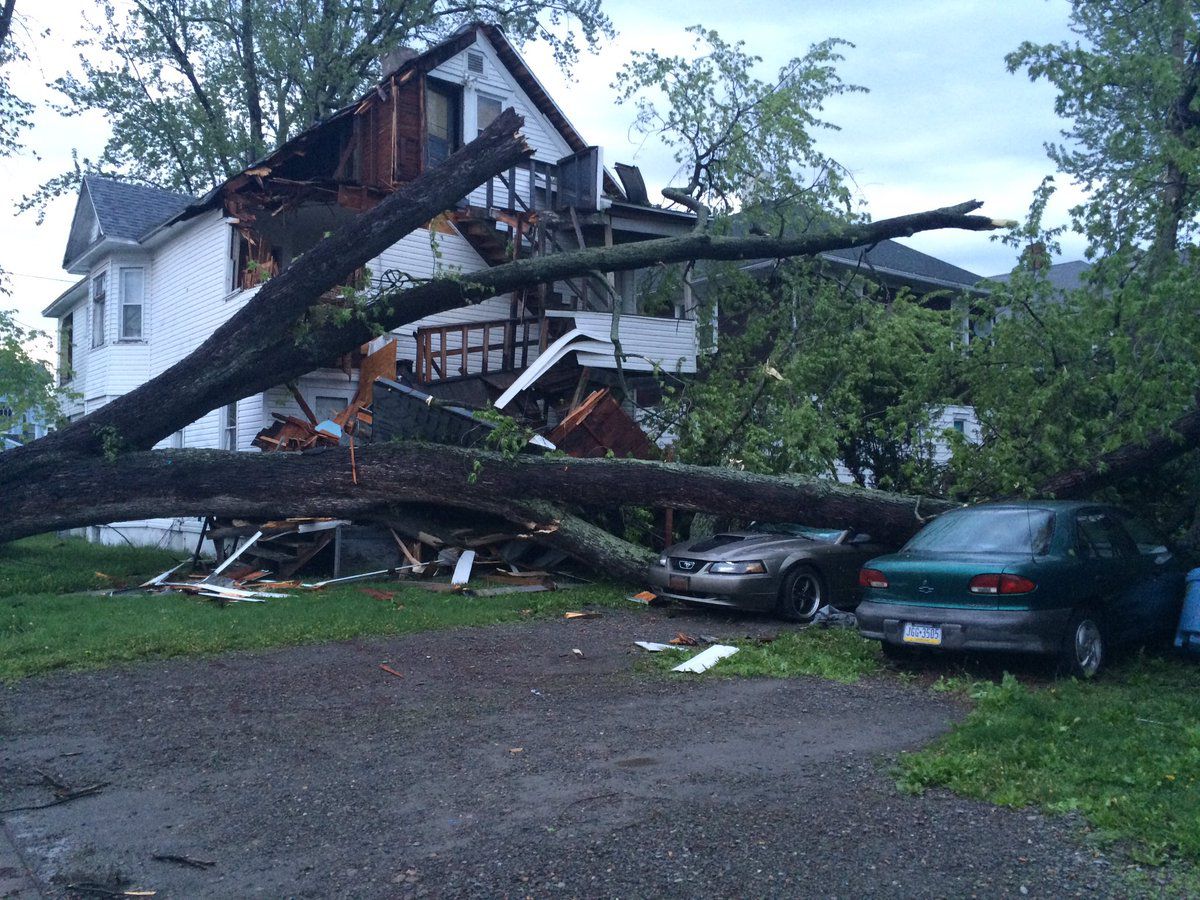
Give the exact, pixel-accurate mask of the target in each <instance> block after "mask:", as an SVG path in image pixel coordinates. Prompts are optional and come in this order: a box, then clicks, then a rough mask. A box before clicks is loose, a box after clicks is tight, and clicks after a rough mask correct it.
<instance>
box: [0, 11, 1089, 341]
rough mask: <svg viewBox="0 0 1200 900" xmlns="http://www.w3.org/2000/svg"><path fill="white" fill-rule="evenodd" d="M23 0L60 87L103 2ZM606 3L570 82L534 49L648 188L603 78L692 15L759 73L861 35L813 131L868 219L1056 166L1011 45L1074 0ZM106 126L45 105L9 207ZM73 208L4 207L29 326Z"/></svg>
mask: <svg viewBox="0 0 1200 900" xmlns="http://www.w3.org/2000/svg"><path fill="white" fill-rule="evenodd" d="M118 3H119V4H120V5H127V3H128V0H118ZM23 7H24V10H25V12H26V15H27V16H28V18H29V22H28V25H29V30H30V31H31V32H37V31H40V30H41V29H42V28H46V27H48V28H50V29H51V36H50V37H49V38H40V37H39V38H36V39H35V40H33V41H32V44H33V53H32V60H31V64H30V65H29V66H28V67H25V69H24V70H23V71H21V72H19V73H15V77H14V86H15V87H16V89H17V91H18V93H20V94H22V95H23V96H26V97H29V98H30V99H35V100H42V99H46V98H48V97H49V96H50V95H49V93H48V92H47V91H45V90H44V89H43V88H42V87H41V86H42V84H43V83H44V82H45V81H47V80H50V79H51V78H53V77H54V76H56V75H58V74H61V72H62V71H64V70H65V69H66V68H68V67H69V66H71V65H72V64H73V62H74V60H75V58H76V53H75V51H74V50H73V48H72V43H73V41H74V40H75V38H76V37H77V36H78V34H77V31H76V29H77V28H78V23H79V21H80V19H81V16H82V15H83V14H84V13H85V12H87V13H88V14H91V11H93V10H95V8H96V6H95V4H92V3H71V2H66V0H39V2H37V3H34V2H33V0H25V2H20V0H18V4H17V9H18V11H21V10H22V8H23ZM604 7H605V9H606V10H607V11H608V12H609V14H610V15H611V17H612V19H613V21H614V23H615V24H616V26H617V28H618V30H619V32H620V34H619V36H618V38H617V39H616V40H615V41H612V42H609V43H607V44H606V45H605V46H604V47H603V48H602V49H601V51H600V52H599V53H598V54H596V55H587V56H585V57H584V58H583V59H582V60H581V62H580V64H579V66H578V67H577V69H576V70H575V80H574V81H569V80H567V79H566V78H565V77H564V76H563V75H562V74H561V73H559V72H558V71H557V70H556V69H555V67H554V64H553V63H552V62H551V61H550V59H549V57H548V54H546V53H544V52H543V51H542V49H541V48H539V47H537V46H536V45H535V46H533V47H530V48H527V50H526V57H527V59H528V61H529V63H530V65H531V66H532V68H533V69H534V71H535V72H536V73H537V74H538V76H539V77H540V78H541V79H542V81H543V83H544V84H545V85H546V88H547V89H548V91H549V92H550V94H551V95H552V96H553V97H554V98H555V99H556V100H557V102H558V103H559V104H560V106H561V107H562V108H563V110H564V111H565V112H566V114H567V116H568V117H569V118H570V119H571V120H572V122H573V123H574V124H575V126H576V127H577V128H578V129H579V130H580V131H581V132H582V134H583V135H584V137H585V138H586V139H587V140H588V141H590V142H592V143H596V144H600V145H602V146H603V147H604V148H605V160H606V162H608V163H612V162H632V163H635V164H637V165H639V166H641V168H642V171H643V173H644V175H645V177H646V180H647V183H648V184H649V185H650V186H651V190H652V196H653V192H654V191H656V190H657V189H658V188H660V187H662V186H663V185H665V184H667V183H668V181H669V179H670V178H671V176H672V175H673V174H674V164H673V162H672V161H671V159H670V157H669V155H667V154H665V153H663V152H662V151H661V150H660V149H659V148H657V147H655V146H654V145H653V144H652V143H645V142H642V141H641V140H640V139H639V138H638V137H637V136H636V135H632V134H631V133H630V131H629V124H630V121H631V119H632V115H633V113H632V110H631V109H630V108H629V107H619V106H616V105H615V104H614V103H613V91H612V90H611V88H610V87H609V85H610V83H611V81H612V79H613V73H615V72H616V71H617V70H618V69H619V68H620V67H621V65H622V63H623V62H624V61H625V60H626V59H628V56H629V53H630V51H631V50H634V49H648V48H652V47H653V48H657V49H658V50H659V51H660V52H665V53H671V52H679V53H684V52H685V51H686V50H687V48H688V47H689V46H690V43H691V41H690V38H689V36H687V35H685V34H684V31H683V28H684V26H686V25H690V24H703V25H705V26H706V27H708V28H713V29H716V30H717V31H718V32H720V34H721V36H722V37H723V38H725V39H726V40H728V41H734V40H743V41H745V42H746V45H747V48H748V49H749V50H751V51H752V52H754V53H756V54H757V55H759V56H761V57H763V60H764V62H763V65H762V70H761V72H760V73H758V74H759V76H760V77H761V78H763V79H764V80H766V79H769V78H772V77H773V76H774V75H775V74H776V73H777V72H778V70H779V68H780V67H781V66H782V65H783V64H784V63H786V62H787V60H788V59H790V58H792V57H793V56H797V55H800V54H802V53H803V52H804V50H806V49H807V47H808V46H809V45H810V44H812V43H815V42H817V41H820V40H823V39H824V38H826V37H840V38H844V39H846V40H848V41H850V42H851V43H853V44H854V45H855V46H853V47H847V48H845V55H846V60H845V62H844V63H843V64H842V66H841V68H840V72H841V75H842V78H843V80H844V81H846V82H849V83H855V84H860V85H863V86H864V87H866V88H868V89H869V93H866V94H857V93H856V94H848V95H845V96H843V97H840V98H836V99H835V100H834V101H833V102H831V103H830V105H829V107H828V108H827V109H826V112H825V118H826V119H827V120H829V121H832V122H834V123H836V124H837V125H839V126H841V131H838V132H828V133H825V134H823V135H822V136H821V138H820V141H819V144H820V146H821V147H822V148H823V149H824V150H825V152H826V153H828V154H829V155H831V156H833V157H834V158H835V159H836V160H838V161H839V162H840V163H841V164H842V165H844V166H845V167H847V168H848V169H849V170H850V171H851V172H852V173H853V175H854V178H855V180H856V181H857V184H858V188H859V190H860V191H861V192H862V195H863V197H864V198H865V199H866V201H867V208H868V210H869V212H870V214H871V215H872V216H873V217H874V218H883V217H886V216H891V215H899V214H902V213H906V212H915V211H919V210H923V209H928V208H932V207H936V206H945V205H948V204H951V203H957V202H959V201H962V200H968V199H973V198H974V199H979V200H982V201H984V203H985V206H984V208H983V212H985V213H987V214H988V215H992V216H995V217H998V218H1022V217H1023V216H1024V214H1025V212H1026V210H1027V208H1028V206H1029V201H1030V198H1031V195H1032V191H1033V189H1034V188H1035V187H1036V186H1037V184H1038V183H1039V181H1040V180H1041V179H1042V177H1043V176H1045V175H1047V174H1050V173H1051V165H1050V163H1049V161H1048V160H1047V159H1046V155H1045V151H1044V149H1043V145H1044V144H1045V142H1046V141H1053V140H1055V139H1057V137H1058V134H1059V131H1060V130H1061V128H1062V122H1061V121H1059V120H1058V119H1056V117H1055V116H1054V111H1053V101H1054V93H1053V91H1052V90H1051V89H1050V88H1049V87H1048V86H1047V85H1045V84H1031V83H1030V82H1029V80H1028V79H1027V78H1025V77H1024V76H1023V75H1020V74H1017V75H1010V74H1009V73H1008V72H1007V71H1006V70H1005V67H1004V55H1005V53H1007V52H1009V51H1010V50H1012V49H1014V48H1015V47H1016V46H1017V45H1018V44H1019V43H1020V42H1021V41H1022V40H1035V41H1040V42H1045V41H1053V40H1059V39H1062V38H1065V37H1067V36H1068V32H1067V28H1066V22H1067V14H1068V4H1067V3H1066V2H1065V0H1005V2H1002V3H998V2H995V0H907V2H903V3H899V2H896V0H840V2H836V3H834V2H829V0H733V2H730V0H723V2H719V0H692V2H687V3H668V2H655V3H648V2H645V0H604ZM30 10H33V11H32V12H30ZM105 134H106V130H105V126H104V123H103V121H102V120H101V119H100V118H99V117H96V116H86V117H78V118H73V119H69V120H66V119H63V118H62V117H60V116H58V115H57V114H55V113H53V112H50V111H47V110H43V111H40V112H39V113H38V115H37V117H36V125H35V128H34V129H33V130H32V131H31V132H30V133H29V135H28V141H27V142H28V145H29V147H30V149H31V150H32V151H35V152H36V153H37V154H38V156H39V157H40V158H39V159H34V158H33V157H32V156H30V155H27V156H25V157H21V158H17V159H8V160H3V161H0V172H2V173H3V180H2V181H0V206H3V207H4V208H11V207H12V206H13V204H14V203H15V202H16V201H17V200H18V199H19V198H20V197H21V195H22V194H23V193H27V192H29V191H30V190H32V188H33V187H34V186H35V185H37V184H38V183H40V182H42V181H44V180H46V179H47V178H49V177H51V176H53V175H55V174H58V173H60V172H62V171H64V170H65V169H67V168H68V167H69V166H70V165H71V151H72V149H77V150H78V151H79V154H80V156H81V157H86V156H94V155H96V154H97V153H98V152H99V150H100V148H101V147H102V146H103V143H104V138H105ZM1060 189H1061V190H1060V199H1059V200H1058V202H1057V206H1056V207H1055V208H1052V210H1051V214H1052V216H1054V217H1058V218H1062V217H1064V215H1065V212H1064V211H1065V209H1066V208H1067V207H1068V206H1069V205H1070V204H1071V202H1074V200H1075V199H1077V195H1076V194H1075V193H1074V192H1073V191H1072V190H1071V189H1070V187H1069V186H1068V185H1066V184H1060ZM73 209H74V198H73V197H72V198H64V199H60V200H58V201H56V202H55V203H53V204H51V205H50V206H49V207H48V208H47V210H46V212H45V221H44V223H43V224H42V225H40V226H39V225H36V224H35V216H34V215H33V214H29V213H26V214H23V215H21V216H19V217H14V218H8V217H5V218H3V219H0V222H2V223H3V224H2V225H0V237H2V238H3V239H2V240H0V265H2V266H3V267H4V268H5V269H6V270H8V272H9V273H10V274H11V276H12V278H11V284H12V287H13V295H12V297H11V298H8V299H7V301H6V300H5V299H4V298H0V304H3V305H5V306H8V307H16V309H17V311H18V318H19V319H20V320H21V321H22V322H24V323H26V324H28V325H31V326H36V327H41V328H49V327H50V325H51V323H49V322H48V321H47V320H45V319H42V318H41V315H40V312H41V310H42V308H44V307H45V306H46V305H47V304H48V303H49V302H50V301H51V300H52V299H53V298H54V297H55V296H57V295H58V294H59V293H61V291H62V290H63V289H65V288H66V287H67V286H68V285H69V283H70V281H71V278H70V276H68V275H67V274H66V273H65V272H64V271H63V270H62V268H61V262H62V254H63V249H64V247H65V245H66V238H67V230H68V228H69V227H70V221H71V213H72V211H73ZM907 243H909V244H910V245H911V246H914V247H916V248H917V249H920V250H923V251H924V252H926V253H931V254H933V255H935V256H938V257H941V258H942V259H945V260H947V261H949V262H952V263H954V264H955V265H958V266H962V267H963V268H965V269H969V270H970V271H972V272H976V273H978V274H980V275H993V274H996V273H999V272H1002V271H1006V270H1007V269H1008V268H1010V267H1011V265H1012V262H1013V255H1012V253H1011V251H1009V250H1008V249H1007V248H1005V247H1003V246H1001V245H999V244H997V243H994V242H991V241H989V239H988V237H987V236H986V235H981V234H975V233H963V232H957V233H956V232H938V233H934V234H928V235H922V236H917V237H915V238H913V239H911V240H909V241H907ZM1081 251H1082V246H1081V245H1080V244H1079V243H1077V242H1071V241H1067V242H1065V244H1064V256H1065V258H1077V257H1078V256H1079V255H1080V253H1081Z"/></svg>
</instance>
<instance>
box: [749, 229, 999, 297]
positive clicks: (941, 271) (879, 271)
mask: <svg viewBox="0 0 1200 900" xmlns="http://www.w3.org/2000/svg"><path fill="white" fill-rule="evenodd" d="M820 257H821V259H823V260H825V261H826V262H828V263H832V264H833V265H835V266H838V267H840V268H846V269H858V270H861V271H862V273H863V274H866V275H877V276H882V277H883V278H885V279H890V280H892V281H893V282H895V281H899V282H901V283H908V284H910V285H911V286H913V287H916V288H920V289H923V290H924V291H936V290H952V291H967V290H969V291H974V292H978V293H984V292H986V289H984V288H981V287H980V286H979V285H980V282H982V281H983V280H984V279H983V276H982V275H976V274H975V273H974V272H969V271H967V270H966V269H963V268H960V267H958V266H956V265H953V264H951V263H948V262H946V261H945V260H942V259H938V258H937V257H936V256H930V255H929V254H928V253H922V252H921V251H920V250H914V249H913V248H912V247H906V246H904V244H901V243H899V242H898V241H892V240H886V241H880V242H879V243H877V244H871V245H868V246H862V247H847V248H846V249H844V250H827V251H826V252H824V253H821V254H820ZM774 264H775V260H772V259H763V260H757V261H755V262H753V263H751V264H750V265H747V266H744V267H743V268H744V269H745V270H746V271H754V270H755V269H760V268H765V267H767V266H772V265H774Z"/></svg>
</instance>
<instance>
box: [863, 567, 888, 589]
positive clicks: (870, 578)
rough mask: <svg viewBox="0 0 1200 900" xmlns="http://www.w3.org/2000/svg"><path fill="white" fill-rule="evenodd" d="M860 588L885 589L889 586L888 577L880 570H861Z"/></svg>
mask: <svg viewBox="0 0 1200 900" xmlns="http://www.w3.org/2000/svg"><path fill="white" fill-rule="evenodd" d="M858 586H859V587H865V588H885V587H887V586H888V580H887V576H886V575H884V574H883V573H882V572H880V571H879V570H878V569H859V570H858Z"/></svg>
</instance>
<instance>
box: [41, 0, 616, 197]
mask: <svg viewBox="0 0 1200 900" xmlns="http://www.w3.org/2000/svg"><path fill="white" fill-rule="evenodd" d="M474 20H483V21H488V22H493V23H495V24H497V25H500V26H501V27H502V28H504V30H505V32H506V33H507V34H508V35H509V37H510V38H512V39H513V40H515V41H517V42H518V43H522V42H529V41H535V40H541V41H545V42H547V43H548V44H549V45H550V46H551V47H552V48H553V50H554V53H555V55H556V57H557V59H558V60H559V61H560V63H561V64H563V65H565V66H569V65H570V64H571V62H572V61H574V60H575V58H576V57H577V55H578V53H579V52H580V49H581V47H590V46H594V45H595V44H596V43H597V42H598V41H599V40H600V39H602V38H603V37H605V36H610V35H611V34H612V33H613V31H612V25H611V23H610V21H609V19H608V18H607V16H605V15H604V13H603V12H602V11H601V8H600V0H499V2H483V0H418V2H410V0H380V2H377V3H369V4H364V3H359V2H352V0H319V2H318V0H133V2H132V4H131V7H130V6H127V5H126V4H121V5H119V6H118V5H117V4H115V3H113V2H111V0H105V2H104V3H103V4H102V6H101V17H100V20H99V21H97V22H93V23H92V25H91V34H90V35H89V36H88V37H87V38H86V39H85V40H84V41H83V42H82V46H81V50H82V53H81V60H80V65H81V70H80V71H79V72H77V73H72V74H68V75H65V76H63V77H62V78H60V79H58V81H57V82H56V83H55V86H56V87H57V89H58V90H59V91H60V92H61V93H62V95H63V97H64V102H63V103H62V104H60V106H59V109H60V111H61V112H63V113H64V114H66V115H77V114H80V113H82V112H85V111H88V110H98V111H100V112H102V113H103V114H104V116H105V118H106V119H107V120H108V122H109V124H110V126H111V128H112V134H111V137H110V138H109V140H108V142H107V144H106V145H105V148H104V151H103V153H102V154H101V155H100V156H99V158H97V159H95V160H83V161H82V163H81V164H79V165H77V166H76V167H75V169H74V170H72V171H70V172H66V173H63V174H62V175H60V176H58V177H57V178H54V179H52V180H51V181H49V182H47V183H46V184H44V185H42V186H41V187H40V188H39V190H37V191H36V192H35V193H34V194H33V195H31V196H29V197H27V198H25V200H24V203H23V207H24V208H30V207H37V206H40V205H41V204H43V203H44V202H45V200H46V199H48V198H49V197H52V196H55V195H56V194H59V193H62V192H63V191H67V190H71V189H73V188H74V186H75V185H76V183H77V182H78V179H79V177H80V174H81V171H86V170H95V171H99V172H103V173H108V174H112V175H118V176H121V177H125V178H129V179H132V180H135V181H142V182H148V183H151V184H156V185H159V186H161V187H167V188H174V189H176V190H180V191H186V192H189V193H197V192H200V191H203V190H205V189H207V188H209V187H211V186H212V185H214V184H217V183H219V182H220V181H221V180H223V179H224V178H225V177H227V176H228V175H230V174H232V173H233V172H235V171H237V170H239V169H240V168H241V167H242V166H244V165H245V164H247V163H248V162H250V161H252V160H254V159H257V158H259V157H260V156H261V155H262V154H263V153H264V152H265V151H267V150H269V149H270V148H272V147H274V146H276V145H278V144H280V143H282V142H283V141H285V140H287V139H288V138H289V137H290V136H292V135H294V134H295V133H297V132H298V131H300V130H303V129H304V128H307V127H308V126H309V125H311V124H313V123H314V122H316V121H318V120H319V119H321V118H322V117H324V116H326V115H328V114H329V113H330V112H332V111H333V110H335V109H337V108H339V107H340V106H342V105H344V104H346V103H348V102H351V101H352V100H353V99H354V98H355V97H357V96H359V95H360V94H361V93H362V92H363V91H364V90H366V89H367V87H368V86H369V85H370V84H371V83H372V82H373V81H374V80H376V79H377V78H378V77H379V76H380V74H381V71H380V63H381V59H382V57H383V56H384V55H385V54H386V53H388V52H389V51H391V50H393V49H395V48H397V47H402V46H410V47H414V48H421V47H424V46H426V45H428V44H430V43H431V42H434V41H437V40H440V39H442V38H444V37H447V36H448V35H449V34H450V33H452V32H453V31H454V30H455V29H456V28H458V27H460V26H461V25H463V24H464V23H466V22H469V21H474Z"/></svg>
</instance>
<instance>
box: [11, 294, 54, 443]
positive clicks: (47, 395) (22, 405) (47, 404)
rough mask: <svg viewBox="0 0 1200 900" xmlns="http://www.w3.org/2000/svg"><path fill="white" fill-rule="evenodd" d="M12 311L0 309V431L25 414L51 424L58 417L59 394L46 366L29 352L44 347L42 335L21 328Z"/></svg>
mask: <svg viewBox="0 0 1200 900" xmlns="http://www.w3.org/2000/svg"><path fill="white" fill-rule="evenodd" d="M13 312H14V311H13V310H0V407H3V410H4V413H5V415H4V416H3V417H0V433H3V432H6V431H7V430H8V429H9V428H11V427H12V426H13V423H15V422H19V421H21V419H22V418H23V417H24V416H25V415H26V413H33V414H36V415H39V416H41V418H42V419H43V420H44V421H45V422H46V423H47V424H48V425H53V424H55V423H56V422H57V421H58V420H59V419H61V417H62V413H63V410H62V401H63V399H64V395H63V393H62V392H61V391H60V390H59V389H58V388H57V387H56V386H55V383H54V373H53V371H52V370H51V368H50V366H49V365H47V364H46V363H45V362H43V361H42V360H40V359H38V358H37V357H36V356H34V355H33V351H34V350H35V349H36V348H37V347H38V346H43V347H47V346H48V344H49V342H48V340H47V339H46V335H45V334H43V333H42V332H40V331H35V330H33V329H30V328H25V327H23V326H21V325H20V323H18V322H17V321H16V319H14V318H13Z"/></svg>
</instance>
